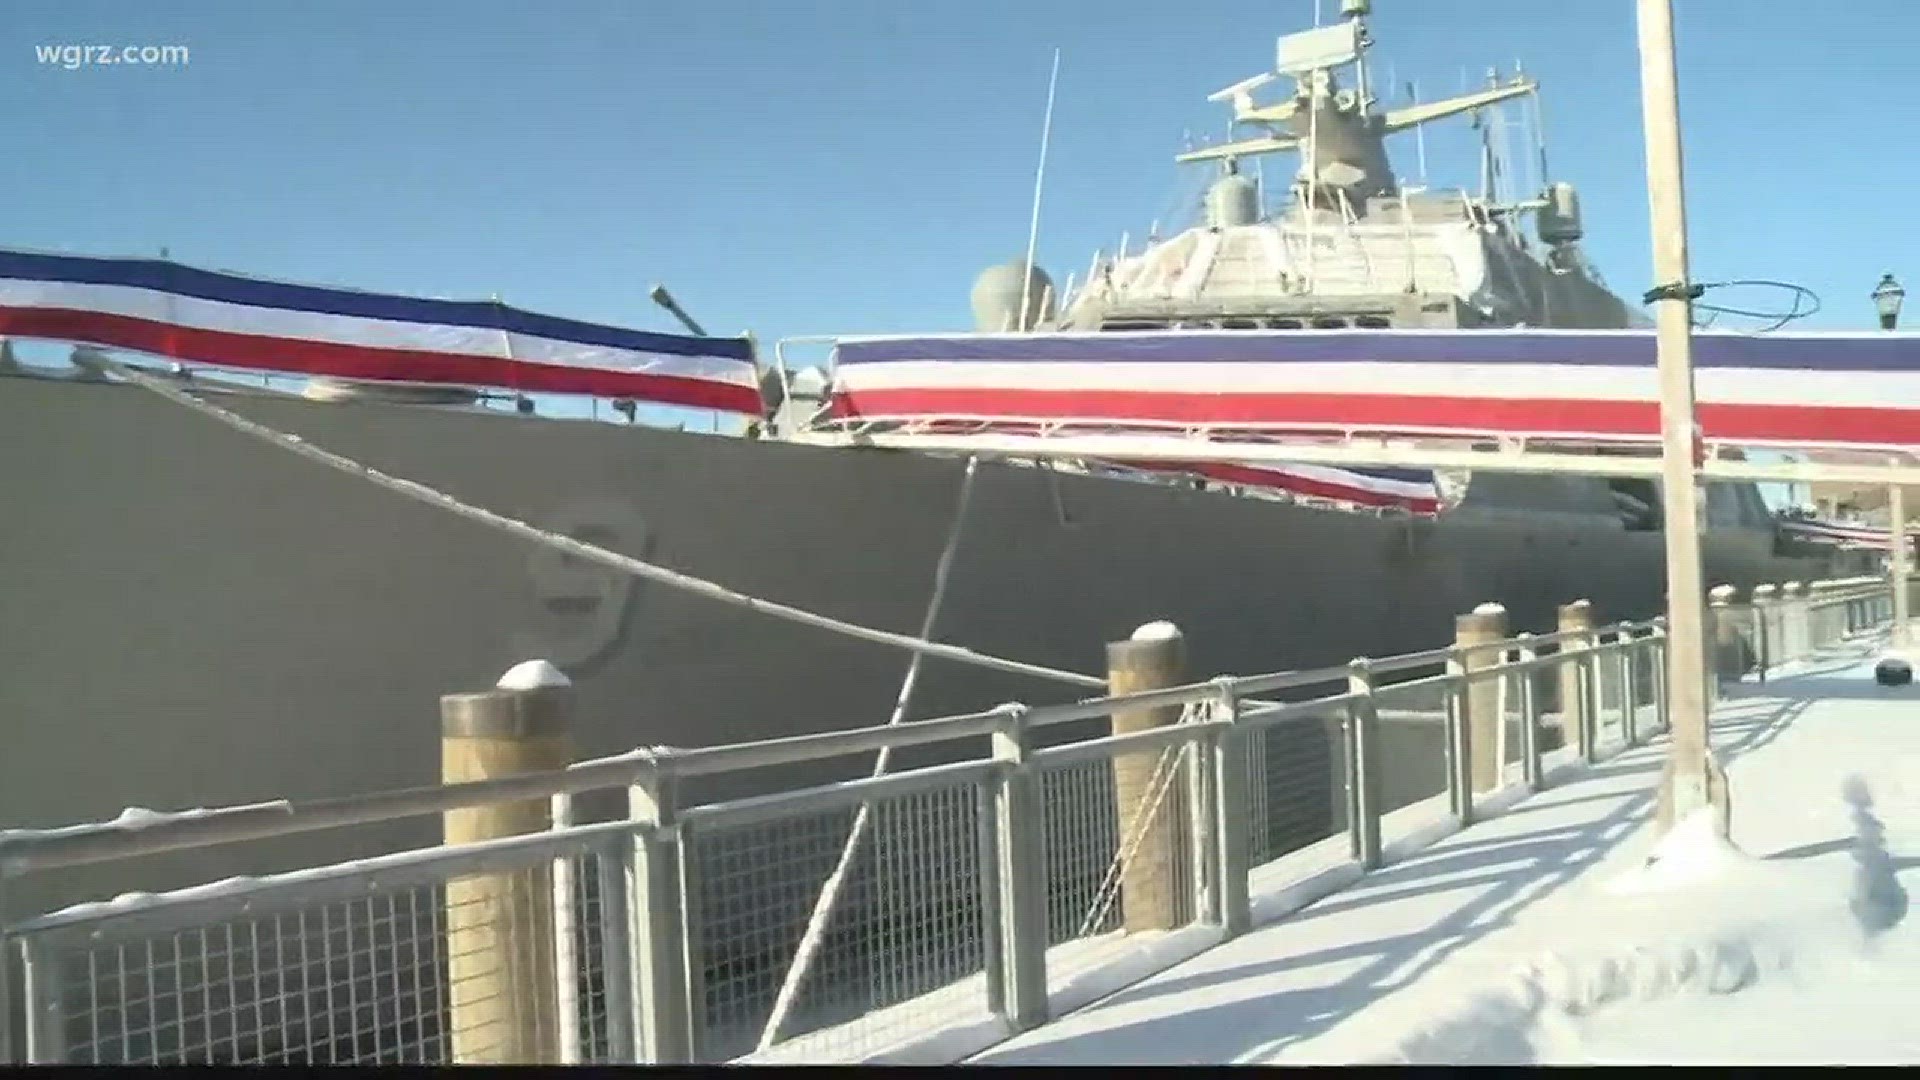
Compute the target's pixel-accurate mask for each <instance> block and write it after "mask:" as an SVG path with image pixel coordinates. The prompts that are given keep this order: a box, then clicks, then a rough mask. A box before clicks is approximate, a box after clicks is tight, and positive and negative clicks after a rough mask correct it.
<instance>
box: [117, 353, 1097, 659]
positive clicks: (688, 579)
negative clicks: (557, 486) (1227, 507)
mask: <svg viewBox="0 0 1920 1080" xmlns="http://www.w3.org/2000/svg"><path fill="white" fill-rule="evenodd" d="M100 364H101V367H102V368H104V369H105V370H106V371H108V372H110V373H112V374H113V375H115V376H117V377H119V378H121V379H124V380H126V381H127V382H130V383H132V384H133V385H135V386H138V387H140V388H142V389H144V390H148V391H151V392H153V393H155V394H157V395H159V396H160V397H162V398H165V399H167V400H168V401H171V402H173V403H174V404H176V405H181V406H184V407H186V408H188V409H192V410H193V411H195V412H198V413H200V414H202V415H204V416H209V417H212V418H214V419H216V420H218V421H220V422H221V423H223V424H226V425H227V426H228V427H231V428H233V429H234V430H236V431H240V432H242V433H244V434H247V435H251V436H253V437H254V438H256V439H259V440H261V441H263V442H267V443H271V444H272V445H275V446H278V447H280V448H281V449H284V450H288V451H291V452H292V453H295V454H298V455H299V456H301V457H304V458H306V459H308V460H309V461H313V462H316V463H318V464H321V465H325V466H326V467H328V468H330V469H333V470H335V471H338V472H342V473H345V474H347V475H348V476H355V477H359V478H360V479H362V480H366V481H368V482H370V483H372V484H374V485H376V486H378V487H382V488H385V489H387V490H388V491H392V492H394V493H395V494H398V495H404V496H406V497H407V498H409V499H413V500H414V501H416V502H420V503H424V504H426V505H428V506H432V507H436V508H438V509H441V510H445V511H447V512H448V513H451V514H455V515H457V516H459V517H464V518H467V519H468V520H470V521H476V522H479V523H481V524H484V525H489V526H492V527H493V528H495V529H498V530H500V531H502V532H506V533H511V534H513V535H514V536H518V537H520V538H521V539H524V540H529V541H532V542H533V543H536V544H544V545H546V546H548V547H551V548H554V549H556V550H559V551H563V552H566V553H567V554H570V555H574V556H577V557H579V558H582V559H585V560H587V561H589V562H594V563H599V564H600V565H602V566H606V567H609V568H611V569H614V570H619V571H621V572H623V573H627V574H632V575H633V576H635V577H639V578H644V579H646V580H648V581H655V582H659V583H660V584H663V585H667V586H669V587H672V588H676V589H681V590H683V591H686V592H691V593H695V594H697V595H700V596H704V597H707V598H708V599H711V600H718V601H720V602H722V603H727V604H732V605H734V606H736V607H743V608H746V609H747V610H749V611H753V612H757V613H759V614H762V615H769V616H772V617H774V618H777V619H785V620H787V621H789V622H794V623H799V624H800V625H802V626H812V627H815V628H817V629H821V630H827V631H831V632H833V633H836V634H841V635H843V636H846V637H851V638H856V639H859V640H861V641H867V642H872V643H874V644H877V645H890V646H893V647H894V648H899V649H906V650H909V651H911V652H916V653H923V654H925V655H928V656H937V657H940V658H941V659H943V660H952V661H954V662H956V663H961V664H972V665H974V666H975V667H984V668H991V669H993V670H995V671H1004V672H1008V673H1010V674H1015V675H1026V676H1029V677H1032V678H1039V679H1047V680H1050V681H1053V682H1058V683H1066V684H1068V685H1071V686H1080V687H1089V688H1094V689H1099V690H1102V691H1104V690H1105V689H1106V686H1107V683H1106V680H1104V679H1100V678H1096V677H1095V676H1092V675H1082V674H1080V673H1079V672H1074V671H1058V670H1055V669H1053V668H1049V667H1042V666H1041V665H1039V664H1028V663H1023V662H1021V661H1019V660H1008V659H1006V658H1004V657H999V656H992V655H990V654H987V653H981V652H975V651H974V650H972V649H968V648H965V647H963V646H959V645H941V644H938V643H936V642H932V641H926V640H924V639H921V638H914V637H908V636H907V635H905V634H896V633H893V632H892V631H888V630H878V629H875V628H873V627H868V626H861V625H859V624H857V623H850V622H845V621H843V620H840V619H836V618H833V617H831V616H828V615H821V614H819V613H817V612H813V611H808V610H806V609H805V608H798V607H794V606H792V605H790V604H782V603H779V602H777V601H774V600H763V599H761V598H759V597H756V596H748V595H747V594H745V593H742V592H737V591H735V590H733V589H729V588H727V587H726V586H724V585H720V584H716V583H714V582H711V581H707V580H705V579H703V578H697V577H694V576H693V575H691V574H683V573H681V572H680V571H678V570H670V569H668V568H667V567H664V566H659V565H656V564H654V563H650V562H646V561H644V560H641V559H636V558H633V557H632V556H629V555H622V554H620V553H619V552H616V551H608V550H607V549H606V548H603V547H599V546H597V545H594V544H589V543H586V542H584V541H581V540H576V539H574V538H573V537H571V536H563V535H561V534H559V533H556V532H553V531H551V530H548V529H542V528H540V527H538V526H536V525H530V524H528V523H527V522H524V521H521V520H520V519H518V518H512V517H508V516H506V515H505V514H497V513H494V512H493V511H491V510H487V509H484V508H482V507H478V506H473V505H470V504H468V503H464V502H461V501H460V500H459V499H456V498H454V497H453V496H451V495H448V494H446V493H445V492H443V491H439V490H437V489H435V488H431V487H428V486H427V485H425V484H422V483H420V482H418V481H416V480H407V479H404V478H402V477H398V476H392V475H390V474H388V473H384V472H381V471H380V470H378V469H376V468H373V467H372V466H370V465H363V464H361V463H360V462H358V461H355V460H354V459H352V458H350V457H347V456H345V455H343V454H336V453H334V452H333V451H331V450H327V449H324V448H322V447H320V446H316V445H315V444H313V443H311V442H308V441H307V440H306V439H303V438H301V437H300V436H298V435H293V434H290V433H287V432H284V431H280V430H277V429H275V428H273V427H269V426H268V425H266V424H262V423H259V422H258V421H254V420H249V419H247V418H246V417H244V416H241V415H240V414H238V413H236V412H233V411H232V410H230V409H224V408H222V407H220V406H218V405H215V404H214V403H212V402H210V401H206V400H204V399H202V398H198V397H195V396H194V395H192V394H189V393H185V392H184V391H181V390H179V389H177V388H175V387H172V386H168V385H167V384H166V383H165V382H163V381H162V380H159V379H156V378H154V377H153V376H151V375H148V374H147V373H145V372H143V371H140V370H138V369H136V368H131V367H128V366H127V365H125V364H122V363H120V362H118V361H116V360H112V359H109V358H107V357H106V356H105V355H104V354H103V355H102V356H101V357H100Z"/></svg>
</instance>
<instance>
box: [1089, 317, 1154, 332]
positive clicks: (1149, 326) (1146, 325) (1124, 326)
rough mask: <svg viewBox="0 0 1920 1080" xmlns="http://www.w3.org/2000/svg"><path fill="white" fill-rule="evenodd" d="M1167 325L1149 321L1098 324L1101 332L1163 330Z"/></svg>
mask: <svg viewBox="0 0 1920 1080" xmlns="http://www.w3.org/2000/svg"><path fill="white" fill-rule="evenodd" d="M1166 328H1167V324H1166V323H1163V322H1157V321H1154V320H1151V319H1116V320H1114V321H1112V322H1104V323H1101V324H1100V329H1102V330H1165V329H1166Z"/></svg>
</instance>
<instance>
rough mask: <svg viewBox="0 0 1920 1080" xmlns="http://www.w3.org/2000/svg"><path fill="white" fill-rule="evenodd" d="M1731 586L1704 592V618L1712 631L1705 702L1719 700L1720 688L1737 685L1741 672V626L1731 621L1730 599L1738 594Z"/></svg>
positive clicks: (1731, 604) (1732, 613)
mask: <svg viewBox="0 0 1920 1080" xmlns="http://www.w3.org/2000/svg"><path fill="white" fill-rule="evenodd" d="M1737 591H1738V590H1736V589H1735V588H1734V587H1733V586H1731V585H1715V586H1714V587H1713V588H1711V589H1709V590H1707V614H1708V617H1709V618H1711V619H1712V620H1713V621H1712V629H1713V664H1712V666H1711V667H1710V669H1709V672H1708V674H1709V678H1708V679H1707V700H1708V701H1717V700H1719V698H1720V684H1721V683H1723V682H1727V681H1736V682H1737V681H1739V678H1740V676H1741V675H1742V674H1744V672H1743V671H1741V664H1740V626H1739V624H1738V623H1736V622H1735V621H1734V611H1733V597H1734V594H1735V593H1736V592H1737Z"/></svg>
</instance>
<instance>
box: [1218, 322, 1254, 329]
mask: <svg viewBox="0 0 1920 1080" xmlns="http://www.w3.org/2000/svg"><path fill="white" fill-rule="evenodd" d="M1220 329H1222V330H1258V329H1260V324H1259V323H1258V322H1256V321H1254V320H1253V319H1221V320H1220Z"/></svg>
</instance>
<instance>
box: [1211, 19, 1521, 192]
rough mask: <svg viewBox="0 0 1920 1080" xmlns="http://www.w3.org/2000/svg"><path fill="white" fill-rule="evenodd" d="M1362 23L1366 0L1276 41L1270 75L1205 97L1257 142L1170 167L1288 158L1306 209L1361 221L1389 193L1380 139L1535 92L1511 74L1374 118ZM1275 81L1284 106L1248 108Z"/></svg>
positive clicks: (1240, 142) (1226, 146)
mask: <svg viewBox="0 0 1920 1080" xmlns="http://www.w3.org/2000/svg"><path fill="white" fill-rule="evenodd" d="M1371 13H1372V4H1371V3H1370V0H1343V2H1342V4H1341V16H1342V20H1341V21H1340V22H1337V23H1334V24H1331V25H1328V26H1322V27H1317V28H1315V29H1313V30H1306V31H1302V32H1300V33H1296V34H1288V35H1286V36H1284V37H1282V38H1280V39H1279V42H1278V48H1277V63H1276V64H1275V69H1274V70H1273V71H1272V72H1263V73H1262V74H1259V75H1256V76H1253V77H1252V78H1249V79H1243V80H1241V81H1240V82H1237V83H1235V84H1234V85H1232V86H1229V87H1227V88H1226V89H1224V90H1221V91H1219V92H1218V93H1215V94H1212V95H1210V96H1209V97H1208V100H1209V101H1215V102H1221V103H1225V104H1228V105H1230V106H1231V107H1232V109H1233V124H1234V125H1235V126H1248V127H1254V128H1258V129H1261V131H1262V134H1260V135H1257V136H1254V137H1251V138H1244V139H1235V140H1230V141H1228V142H1225V143H1221V144H1219V145H1215V146H1208V147H1203V148H1201V149H1197V150H1190V151H1188V152H1186V153H1183V154H1179V155H1177V156H1176V157H1175V159H1174V160H1175V161H1178V162H1181V163H1187V162H1195V161H1215V160H1221V159H1231V158H1242V157H1255V158H1257V157H1259V156H1261V155H1266V154H1276V153H1287V152H1297V153H1298V154H1299V155H1300V158H1301V171H1300V175H1299V176H1298V178H1297V179H1296V181H1295V187H1296V189H1297V190H1298V191H1299V192H1300V193H1301V194H1302V195H1303V196H1304V197H1305V199H1306V202H1307V205H1308V207H1309V208H1312V207H1319V206H1322V205H1323V204H1324V206H1325V207H1326V208H1331V209H1339V208H1340V207H1341V206H1342V205H1343V204H1344V205H1346V206H1350V207H1352V208H1354V210H1355V212H1357V213H1364V212H1365V208H1366V204H1367V200H1368V199H1370V198H1373V197H1376V196H1391V195H1394V194H1397V193H1398V184H1397V182H1396V180H1395V178H1394V175H1393V171H1392V167H1391V165H1390V164H1389V162H1388V159H1387V153H1386V142H1385V140H1386V137H1387V136H1389V135H1393V134H1397V133H1399V132H1402V131H1412V130H1415V129H1418V128H1421V127H1423V126H1424V125H1426V124H1430V123H1433V122H1434V121H1436V120H1443V119H1446V118H1448V117H1453V116H1458V115H1460V114H1462V113H1468V112H1472V111H1474V110H1477V109H1482V108H1486V107H1487V106H1490V105H1497V104H1499V103H1501V102H1504V101H1511V100H1513V99H1515V98H1521V97H1526V96H1528V95H1533V94H1535V93H1536V92H1537V90H1538V84H1537V83H1536V82H1535V81H1534V80H1533V79H1531V78H1529V77H1527V76H1525V75H1523V74H1516V75H1515V76H1514V77H1513V78H1512V79H1511V80H1509V81H1506V82H1496V83H1495V84H1493V85H1490V86H1488V87H1486V88H1485V89H1482V90H1478V91H1474V92H1472V93H1466V94H1461V95H1458V96H1456V97H1451V98H1444V99H1442V100H1439V101H1431V102H1424V103H1419V102H1416V103H1412V104H1409V105H1407V106H1405V107H1403V108H1398V109H1389V110H1387V111H1385V112H1378V111H1375V110H1374V108H1373V105H1374V104H1375V103H1376V102H1377V100H1378V99H1376V98H1375V97H1374V96H1373V94H1372V93H1371V88H1370V87H1369V85H1368V79H1367V68H1366V50H1367V49H1368V47H1370V46H1371V45H1372V44H1373V41H1372V39H1371V37H1370V36H1369V35H1368V33H1367V16H1368V15H1370V14H1371ZM1348 65H1352V66H1353V67H1354V69H1355V73H1354V79H1355V86H1354V87H1353V88H1352V89H1342V88H1341V86H1340V83H1339V78H1338V72H1339V71H1340V69H1342V68H1345V67H1347V66H1348ZM1281 77H1288V78H1291V79H1292V81H1293V85H1294V91H1293V94H1292V96H1291V97H1289V98H1288V99H1286V100H1284V101H1281V102H1278V103H1276V104H1264V105H1263V104H1260V103H1258V102H1256V101H1255V100H1254V96H1253V95H1254V92H1255V91H1256V90H1260V89H1262V88H1264V87H1265V86H1267V85H1268V84H1269V83H1272V82H1275V81H1278V80H1279V79H1280V78H1281Z"/></svg>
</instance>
